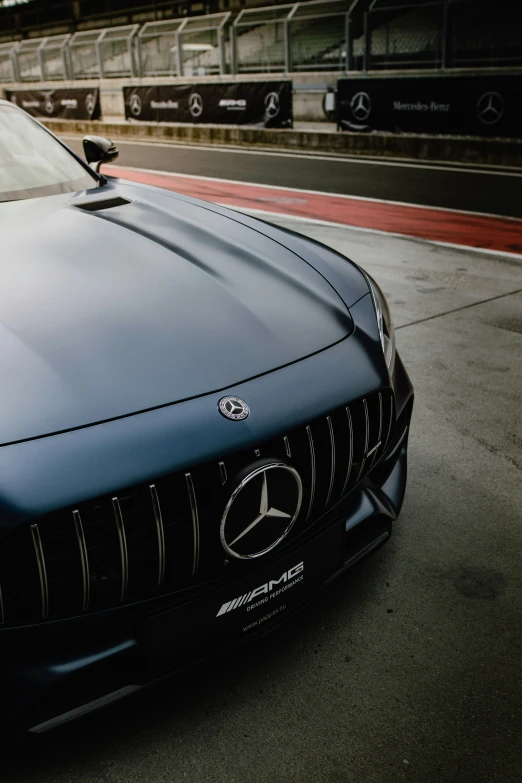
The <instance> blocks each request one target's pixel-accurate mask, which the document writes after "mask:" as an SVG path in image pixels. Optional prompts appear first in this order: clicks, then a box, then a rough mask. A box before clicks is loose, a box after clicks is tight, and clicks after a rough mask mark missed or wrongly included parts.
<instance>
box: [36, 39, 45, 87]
mask: <svg viewBox="0 0 522 783" xmlns="http://www.w3.org/2000/svg"><path fill="white" fill-rule="evenodd" d="M46 40H47V38H44V39H43V41H42V43H41V44H40V46H39V47H38V64H39V66H40V81H42V82H45V81H46V79H47V73H46V70H45V60H44V55H43V47H44V46H45V42H46Z"/></svg>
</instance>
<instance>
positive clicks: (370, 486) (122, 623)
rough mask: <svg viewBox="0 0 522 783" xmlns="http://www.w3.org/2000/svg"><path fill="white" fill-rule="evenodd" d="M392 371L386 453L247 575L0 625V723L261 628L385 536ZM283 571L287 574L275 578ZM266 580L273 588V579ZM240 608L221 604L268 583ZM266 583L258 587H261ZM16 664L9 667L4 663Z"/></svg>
mask: <svg viewBox="0 0 522 783" xmlns="http://www.w3.org/2000/svg"><path fill="white" fill-rule="evenodd" d="M398 362H399V363H398V365H397V366H396V369H395V373H394V375H395V378H394V386H395V389H396V395H397V401H398V405H397V413H398V419H397V426H396V430H395V436H394V438H393V441H392V442H391V443H390V444H389V447H388V449H387V452H386V454H385V455H384V457H383V458H382V459H381V460H380V462H379V463H378V464H377V465H376V466H375V468H374V469H373V470H372V471H371V473H369V474H368V475H367V476H366V478H365V479H364V480H363V481H362V483H361V484H360V485H359V486H358V487H357V489H356V490H355V491H354V492H352V493H351V494H350V495H349V496H347V497H346V498H344V499H343V500H342V501H341V502H340V503H339V504H338V505H337V506H334V507H333V508H332V509H330V510H329V512H328V514H326V515H325V516H324V517H323V519H321V520H319V522H318V523H317V525H315V526H314V528H313V530H312V531H311V532H310V533H309V534H308V535H307V536H304V537H303V538H299V539H298V540H296V541H295V542H294V544H293V545H292V547H291V548H290V549H287V550H285V551H284V553H283V554H282V555H281V556H280V557H279V558H278V559H275V558H274V559H271V560H270V562H269V564H266V563H265V564H263V563H261V565H260V566H258V567H257V568H256V567H255V566H253V569H252V572H250V573H249V575H248V577H246V578H245V577H242V578H241V579H240V580H238V581H237V582H232V583H230V582H229V583H226V584H223V585H222V586H218V587H217V588H216V589H213V590H212V591H210V592H209V591H208V590H207V591H204V590H202V591H201V594H200V595H195V596H194V595H192V596H191V598H190V599H188V600H185V601H184V602H179V600H178V602H177V603H176V601H175V596H172V595H171V596H163V597H161V598H156V599H153V600H149V601H144V602H142V603H140V604H136V605H132V606H126V607H121V608H119V609H115V610H110V611H106V612H100V613H97V614H93V615H89V616H85V617H79V618H74V619H70V620H62V621H56V622H51V623H47V624H44V625H37V626H31V627H22V628H16V629H11V630H9V631H4V632H3V633H2V643H3V652H4V658H5V660H6V661H8V662H9V669H7V668H4V670H3V676H2V679H1V680H0V681H1V685H2V694H3V710H2V715H3V719H4V720H6V724H7V726H8V727H9V728H10V729H11V730H12V729H13V727H17V728H24V729H27V728H32V729H33V730H36V731H41V730H46V729H48V728H52V727H53V726H55V725H57V724H59V723H62V722H65V721H67V720H70V719H73V718H75V717H78V716H79V715H81V714H83V713H84V712H86V711H90V709H94V708H97V707H100V706H103V705H104V704H105V703H108V702H110V701H112V700H114V699H115V698H118V697H120V696H124V695H126V694H128V693H130V692H132V691H134V690H137V689H138V688H141V687H143V686H145V685H147V684H149V683H151V682H154V681H156V680H158V679H160V678H162V677H164V676H166V675H168V674H170V673H173V672H176V671H179V670H181V669H183V668H184V667H186V666H187V665H192V664H194V663H196V662H198V661H201V660H203V659H204V658H207V657H208V656H210V655H212V654H214V653H216V652H218V651H221V650H223V649H225V648H226V647H228V646H232V645H234V644H237V643H239V642H241V641H245V640H248V639H252V638H253V637H255V636H256V635H259V634H264V633H266V632H268V631H270V630H272V628H273V627H275V626H276V625H278V624H279V623H280V622H282V621H284V620H285V619H286V618H287V617H289V616H290V615H291V614H292V613H293V612H295V611H297V610H298V609H300V608H302V607H303V606H304V605H305V604H306V603H307V602H308V601H309V600H310V599H311V598H312V597H313V596H314V595H316V594H317V593H318V592H319V591H320V590H321V588H322V587H324V586H325V585H326V584H328V583H329V582H331V581H332V580H333V579H335V577H337V576H339V575H340V574H342V573H343V572H344V571H346V570H347V569H348V568H349V567H350V566H352V565H354V564H355V563H356V562H357V561H358V560H360V559H361V558H363V557H365V556H366V555H368V554H369V553H371V552H372V551H374V550H375V549H377V548H378V547H379V546H380V545H381V544H383V543H384V542H385V541H386V540H387V539H388V537H389V536H390V534H391V526H392V522H393V521H394V520H395V519H396V517H397V515H398V513H399V510H400V508H401V505H402V501H403V497H404V493H405V487H406V473H407V444H408V433H409V425H410V418H411V410H412V403H413V396H412V389H411V384H410V382H409V379H408V376H407V375H406V373H405V371H404V369H403V367H402V364H401V363H400V360H398ZM285 574H286V578H283V576H284V575H285ZM272 583H273V584H272ZM267 585H268V588H271V589H269V591H268V592H267V593H265V592H262V591H261V592H260V593H259V599H258V600H256V601H252V602H251V604H250V606H249V607H248V609H247V608H246V607H244V606H242V607H239V608H238V609H237V611H230V612H223V613H222V614H221V615H219V612H220V607H222V606H223V605H226V604H227V603H228V602H231V601H232V600H233V599H235V598H236V597H237V596H241V595H242V594H244V592H245V591H249V590H250V591H252V590H253V589H255V588H256V589H260V588H261V587H263V586H267ZM268 588H267V590H268ZM13 662H16V663H13Z"/></svg>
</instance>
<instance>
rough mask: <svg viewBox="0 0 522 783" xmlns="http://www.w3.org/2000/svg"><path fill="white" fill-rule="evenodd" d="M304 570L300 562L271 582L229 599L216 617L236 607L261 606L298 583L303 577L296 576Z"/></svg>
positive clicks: (250, 607) (248, 608)
mask: <svg viewBox="0 0 522 783" xmlns="http://www.w3.org/2000/svg"><path fill="white" fill-rule="evenodd" d="M303 570H304V563H303V562H301V563H298V564H297V565H295V566H293V568H289V569H288V571H285V572H284V573H283V574H281V576H280V577H279V579H271V580H270V581H269V582H265V584H263V585H260V586H259V587H256V588H255V590H251V591H250V592H248V593H244V595H240V596H238V597H237V598H233V599H232V601H227V602H226V603H224V604H223V606H222V607H221V609H220V610H219V612H218V613H217V614H216V617H219V616H220V615H222V614H226V613H227V612H232V611H233V610H234V609H238V608H239V607H240V606H245V607H246V610H247V612H248V611H249V610H250V609H253V608H254V607H255V606H260V605H261V604H264V603H266V602H267V601H268V598H269V597H270V598H273V597H275V596H276V595H280V593H282V592H284V591H285V590H287V589H288V588H289V587H292V586H293V585H294V584H296V582H298V581H300V579H302V578H303V577H302V576H301V577H300V579H296V577H298V576H299V574H302V573H303ZM288 583H290V584H288ZM274 591H275V592H274ZM261 596H263V597H262V598H261V600H259V601H256V603H255V604H252V601H254V600H255V599H256V598H260V597H261Z"/></svg>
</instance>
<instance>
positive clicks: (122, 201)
mask: <svg viewBox="0 0 522 783" xmlns="http://www.w3.org/2000/svg"><path fill="white" fill-rule="evenodd" d="M130 203H131V202H130V201H129V200H128V199H126V198H121V196H116V197H115V198H104V199H100V200H97V201H85V202H84V203H83V204H75V205H74V206H75V207H77V208H78V209H85V210H86V212H99V211H100V210H102V209H114V207H124V206H125V205H126V204H130Z"/></svg>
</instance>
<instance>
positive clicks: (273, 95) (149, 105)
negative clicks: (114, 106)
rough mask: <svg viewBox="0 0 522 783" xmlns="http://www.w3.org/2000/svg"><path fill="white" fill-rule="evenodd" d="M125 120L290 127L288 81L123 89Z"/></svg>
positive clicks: (289, 89) (289, 85)
mask: <svg viewBox="0 0 522 783" xmlns="http://www.w3.org/2000/svg"><path fill="white" fill-rule="evenodd" d="M123 93H124V99H125V117H126V119H128V120H137V121H141V122H184V123H187V122H188V123H190V122H194V123H209V124H213V125H214V124H215V125H253V126H257V127H260V128H263V127H266V128H291V127H292V82H290V81H278V82H272V81H270V82H261V81H259V82H227V83H223V82H219V83H206V84H171V85H163V84H158V85H150V86H139V87H124V88H123Z"/></svg>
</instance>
